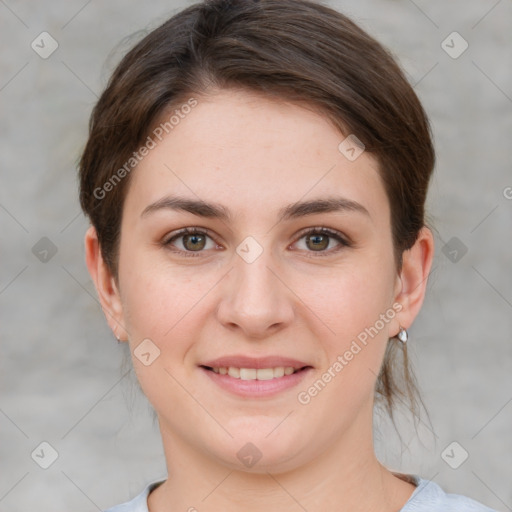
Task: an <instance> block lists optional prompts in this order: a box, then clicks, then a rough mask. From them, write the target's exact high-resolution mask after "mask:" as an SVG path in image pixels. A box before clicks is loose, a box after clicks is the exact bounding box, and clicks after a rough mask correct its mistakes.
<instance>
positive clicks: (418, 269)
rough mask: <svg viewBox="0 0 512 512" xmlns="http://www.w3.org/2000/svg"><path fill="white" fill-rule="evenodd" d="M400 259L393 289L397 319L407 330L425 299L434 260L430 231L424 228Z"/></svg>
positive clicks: (392, 334) (393, 334)
mask: <svg viewBox="0 0 512 512" xmlns="http://www.w3.org/2000/svg"><path fill="white" fill-rule="evenodd" d="M402 258H403V263H402V269H401V271H400V275H399V276H398V277H397V284H396V288H395V302H398V303H400V304H401V305H402V310H401V311H400V312H399V313H398V315H397V319H398V321H399V323H400V325H401V326H402V327H404V328H405V329H408V328H409V327H410V326H411V325H412V323H413V322H414V319H415V318H416V315H417V314H418V313H419V311H420V309H421V305H422V304H423V299H424V298H425V291H426V289H427V280H428V275H429V273H430V268H431V267H432V261H433V259H434V237H433V235H432V231H430V229H429V228H427V227H426V226H424V227H423V228H422V229H421V230H420V232H419V234H418V238H417V240H416V242H415V243H414V245H413V246H412V247H411V248H410V249H409V250H407V251H404V253H403V255H402ZM396 327H397V331H396V333H390V334H391V336H396V335H397V334H398V326H396Z"/></svg>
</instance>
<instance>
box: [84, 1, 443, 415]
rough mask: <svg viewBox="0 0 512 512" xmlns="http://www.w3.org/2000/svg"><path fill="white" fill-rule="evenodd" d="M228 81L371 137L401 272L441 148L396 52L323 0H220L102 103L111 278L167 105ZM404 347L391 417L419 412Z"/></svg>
mask: <svg viewBox="0 0 512 512" xmlns="http://www.w3.org/2000/svg"><path fill="white" fill-rule="evenodd" d="M227 88H242V89H246V90H251V91H256V92H260V93H263V94H266V95H271V96H274V97H278V98H282V99H283V100H286V101H291V102H293V101H297V102H307V103H308V104H309V105H311V106H313V107H314V108H315V109H316V110H317V111H319V112H321V113H322V114H324V115H325V116H326V117H327V118H329V119H330V120H331V121H332V122H333V123H334V125H335V126H337V127H338V128H339V130H340V134H343V135H344V136H348V135H349V134H355V135H356V137H357V138H358V139H359V140H360V141H362V142H363V144H364V145H365V148H366V151H368V152H370V153H371V154H372V155H373V156H374V157H375V158H376V160H377V162H378V163H379V171H380V176H381V178H382V181H383V184H384V187H385V190H386V194H387V197H388V199H389V204H390V210H391V228H392V238H393V246H394V253H395V261H396V267H397V270H400V268H401V265H402V253H403V251H405V250H407V249H410V248H411V247H412V246H413V245H414V242H415V241H416V239H417V236H418V233H419V231H420V229H421V228H422V227H423V226H424V224H425V221H424V205H425V200H426V195H427V189H428V184H429V181H430V177H431V174H432V171H433V167H434V160H435V156H434V149H433V144H432V139H431V132H430V127H429V122H428V119H427V116H426V114H425V112H424V110H423V108H422V106H421V104H420V102H419V100H418V98H417V96H416V94H415V92H414V91H413V89H412V87H411V86H410V85H409V83H408V82H407V80H406V78H405V76H404V74H403V73H402V71H401V70H400V68H399V66H398V65H397V63H396V62H395V60H394V59H393V57H392V56H391V54H390V53H389V52H388V51H387V50H386V49H384V48H383V47H382V46H381V45H380V44H379V43H378V42H377V41H375V39H373V38H372V37H370V36H369V35H368V34H367V33H366V32H364V31H363V30H362V29H360V28H359V27H358V26H357V25H356V24H355V23H353V22H352V21H351V20H350V19H348V18H347V17H346V16H344V15H343V14H341V13H339V12H337V11H335V10H333V9H331V8H329V7H326V6H324V5H321V4H319V3H316V2H314V1H308V0H261V1H257V0H254V1H253V0H211V1H204V2H201V3H197V4H194V5H192V6H190V7H188V8H186V9H185V10H183V11H181V12H179V13H178V14H176V15H175V16H173V17H172V18H170V19H169V20H167V21H166V22H165V23H163V24H162V25H161V26H159V27H158V28H156V29H155V30H153V31H152V32H150V33H149V34H148V35H146V36H145V37H144V38H143V39H142V40H141V41H140V42H139V43H137V44H136V45H135V46H134V47H133V49H131V50H130V51H129V52H128V53H127V54H126V55H125V57H124V58H123V59H122V60H121V62H120V64H119V65H118V66H117V68H116V69H115V71H114V73H113V75H112V77H111V78H110V81H109V83H108V85H107V87H106V89H105V91H104V92H103V94H102V95H101V97H100V99H99V101H98V102H97V104H96V106H95V107H94V110H93V112H92V115H91V119H90V123H89V139H88V141H87V144H86V147H85V150H84V152H83V154H82V157H81V160H80V164H79V167H80V203H81V206H82V209H83V210H84V212H85V214H86V215H87V216H89V218H90V220H91V223H92V224H93V226H94V227H95V228H96V231H97V234H98V239H99V243H100V246H101V251H102V256H103V258H104V260H105V262H106V263H107V265H108V266H109V268H110V270H111V271H112V273H113V275H114V276H115V277H117V262H118V248H119V238H120V226H121V217H122V211H123V203H124V198H125V197H126V193H127V190H128V186H129V183H130V176H131V174H130V171H131V169H132V167H133V168H135V167H136V165H135V164H136V162H132V164H133V165H131V164H130V165H131V166H130V165H128V167H127V165H126V163H127V162H130V161H131V159H132V158H133V153H134V151H137V150H138V149H139V148H140V147H141V146H142V145H143V143H144V141H145V140H147V137H148V134H149V133H150V130H151V129H152V128H153V127H154V125H155V123H156V122H157V120H159V119H161V118H162V116H163V114H165V113H167V112H170V111H172V109H175V108H177V107H179V106H180V104H181V105H183V104H187V103H188V102H189V101H190V98H191V96H192V95H198V96H200V95H205V94H208V91H211V90H215V89H227ZM177 113H178V112H177ZM340 140H341V139H340ZM121 169H124V172H123V171H121ZM398 347H403V346H402V344H401V343H399V342H397V341H396V340H390V342H389V343H388V349H387V351H386V355H385V357H384V363H383V365H382V368H381V373H380V375H379V377H378V380H377V385H376V396H377V398H383V399H384V404H385V406H386V409H387V410H388V412H389V413H390V414H391V416H393V414H392V413H393V406H394V404H395V402H396V400H397V399H398V400H399V401H402V400H401V398H405V399H407V400H408V401H409V404H410V407H411V410H412V411H413V412H415V411H416V410H417V404H418V401H417V398H419V395H418V394H417V389H416V386H415V381H414V377H413V375H412V373H411V371H410V369H409V364H408V360H407V349H406V348H405V347H403V349H404V350H403V362H402V363H401V364H400V367H401V372H399V373H397V372H394V371H393V366H394V365H396V361H397V359H396V354H394V352H396V350H397V349H398ZM398 350H400V349H398Z"/></svg>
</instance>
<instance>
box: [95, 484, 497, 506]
mask: <svg viewBox="0 0 512 512" xmlns="http://www.w3.org/2000/svg"><path fill="white" fill-rule="evenodd" d="M410 478H411V479H412V481H413V483H414V485H416V489H415V491H414V492H413V493H412V495H411V497H410V498H409V500H408V501H407V503H406V504H405V505H404V506H403V507H402V510H400V512H496V510H493V509H491V508H489V507H486V506H485V505H482V504H481V503H479V502H477V501H474V500H472V499H471V498H467V497H466V496H459V495H458V494H446V493H445V492H444V491H443V490H442V489H441V487H439V485H437V484H436V483H435V482H432V481H431V480H424V479H423V478H420V477H419V476H416V475H410ZM161 483H162V481H159V482H153V483H151V484H148V485H147V486H146V488H145V489H144V490H143V491H142V492H141V493H140V494H139V495H138V496H137V497H136V498H134V499H133V500H131V501H129V502H127V503H123V504H122V505H117V506H115V507H113V508H109V509H108V510H106V511H105V512H148V496H149V493H150V492H151V491H152V490H153V489H155V488H156V487H157V486H158V485H160V484H161Z"/></svg>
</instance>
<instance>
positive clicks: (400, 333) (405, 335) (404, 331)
mask: <svg viewBox="0 0 512 512" xmlns="http://www.w3.org/2000/svg"><path fill="white" fill-rule="evenodd" d="M396 337H397V338H398V339H399V340H400V341H401V342H402V343H403V344H404V345H405V344H406V343H407V340H408V339H409V334H408V333H407V329H404V328H403V327H402V326H400V331H398V334H397V335H396Z"/></svg>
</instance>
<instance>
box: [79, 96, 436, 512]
mask: <svg viewBox="0 0 512 512" xmlns="http://www.w3.org/2000/svg"><path fill="white" fill-rule="evenodd" d="M197 98H198V105H197V106H196V107H195V108H194V109H193V110H192V112H191V113H190V114H189V115H188V116H187V117H186V118H185V119H184V120H182V121H181V122H180V124H179V125H177V126H176V127H175V128H174V130H173V131H172V132H170V133H169V134H168V135H167V136H166V137H165V138H164V140H163V141H162V142H161V143H159V144H158V145H157V147H156V148H155V149H153V150H151V151H150V153H149V155H148V156H146V157H145V158H144V159H143V160H142V161H141V162H140V164H139V165H138V167H137V169H136V170H135V171H133V175H132V176H131V179H132V181H131V183H130V187H129V190H128V193H127V196H126V199H125V204H124V209H123V219H122V226H121V239H120V253H119V254H120V257H119V273H118V276H117V279H116V278H115V277H114V276H113V275H112V273H111V272H110V271H109V269H108V268H107V266H106V265H105V263H104V261H103V259H102V257H101V252H100V250H99V246H98V240H97V237H96V233H95V230H94V228H92V227H91V228H90V229H89V230H88V232H87V234H86V238H85V246H86V261H87V265H88V268H89V271H90V274H91V276H92V279H93V281H94V283H95V285H96V289H97V291H98V295H99V298H100V300H101V304H102V307H103V309H104V312H105V315H106V318H107V320H108V322H109V324H110V326H111V328H112V330H113V331H114V333H115V334H116V335H117V336H118V337H119V338H121V339H123V340H128V343H129V344H130V348H131V350H132V354H133V351H134V350H135V349H136V348H137V346H138V345H139V344H140V343H141V341H142V340H144V339H146V338H149V339H150V340H151V341H152V342H153V343H154V345H156V346H157V347H158V349H159V350H160V355H159V357H157V358H156V359H155V360H154V362H152V364H150V365H149V366H145V365H144V364H142V363H141V361H139V359H138V358H137V357H133V364H134V368H135V371H136V374H137V377H138V379H139V382H140V384H141V387H142V389H143V391H144V393H145V394H146V396H147V397H148V399H149V401H150V402H151V403H152V405H153V407H154V408H155V410H156V413H157V415H158V419H159V425H160V430H161V434H162V440H163V445H164V450H165V456H166V461H167V468H168V473H169V478H168V480H167V481H166V482H165V483H164V484H162V485H161V486H160V487H158V488H157V489H156V490H154V491H153V492H152V493H151V494H150V496H149V499H148V506H149V510H150V511H151V512H164V511H166V510H188V509H189V508H190V507H196V509H197V510H199V511H200V512H203V511H219V510H223V511H228V512H229V511H239V510H242V509H243V510H246V511H267V510H284V511H298V510H303V509H306V510H308V511H309V512H313V511H321V510H328V509H331V510H340V511H351V512H353V511H359V510H360V511H363V510H364V511H373V510H375V511H377V510H378V511H379V512H386V511H388V512H396V511H397V510H399V509H400V508H402V506H403V505H404V504H405V502H406V501H407V500H408V499H409V497H410V495H411V494H412V492H413V491H414V486H413V485H412V484H410V483H407V482H405V481H404V480H402V479H400V478H398V477H397V476H395V475H394V474H393V473H392V472H391V471H390V470H388V469H387V468H385V467H384V466H383V465H382V464H380V462H379V461H378V460H377V458H376V456H375V453H374V448H373V438H372V411H373V398H374V396H373V393H374V386H375V381H376V378H377V374H378V371H379V368H380V366H381V363H382V360H383V356H384V351H385V348H386V344H387V343H388V339H389V338H391V337H393V336H395V335H396V334H397V333H398V330H399V326H400V325H401V326H403V327H405V328H408V327H410V325H411V324H412V323H413V321H414V318H415V317H416V315H417V313H418V311H419V310H420V308H421V305H422V302H423V298H424V294H425V288H426V284H427V277H428V273H429V270H430V267H431V263H432V258H433V252H434V244H433V237H432V233H431V232H430V230H428V229H427V228H423V229H422V230H421V232H420V234H419V237H418V239H417V242H416V243H415V245H414V246H413V247H412V249H410V250H409V251H406V252H405V253H404V255H403V266H402V269H401V271H400V273H397V271H396V267H395V261H394V259H393V245H392V238H391V225H390V208H389V202H388V199H387V196H386V193H385V190H384V187H383V184H382V181H381V178H380V176H379V173H378V166H377V162H376V161H375V160H374V158H373V157H372V156H371V155H370V154H369V153H366V152H364V153H363V154H362V155H361V156H360V157H359V158H357V159H356V160H355V161H353V162H351V161H349V160H348V159H347V158H345V156H344V155H342V154H341V153H340V151H339V150H338V145H339V143H340V142H341V141H342V140H343V139H344V138H345V137H344V136H343V135H341V134H340V133H339V131H338V130H337V129H336V128H335V127H334V126H333V125H332V124H331V123H330V122H329V121H328V120H327V119H326V118H325V117H324V116H322V115H320V114H319V113H318V112H317V111H315V109H314V108H311V107H310V108H307V107H306V106H304V105H298V104H289V103H286V102H284V101H282V100H280V101H275V100H272V99H269V98H266V97H263V96H261V95H258V94H257V93H252V92H248V91H243V90H237V91H235V90H230V91H216V92H215V93H210V94H209V95H208V96H201V97H197ZM171 194H172V195H180V196H183V197H187V198H191V199H198V198H200V199H202V200H204V201H208V202H215V203H218V204H221V205H223V206H224V207H225V208H226V209H228V210H229V211H230V213H231V215H232V217H231V218H230V219H229V220H221V219H217V218H207V217H203V216H198V215H194V214H192V213H190V212H186V211H176V210H172V209H168V208H167V209H165V208H162V209H158V210H155V211H153V212H151V213H149V214H147V215H143V216H141V214H142V212H143V211H144V210H145V209H146V208H147V207H148V205H150V204H152V203H154V202H155V201H158V200H159V199H161V198H162V197H164V196H167V195H171ZM328 197H330V198H332V197H343V198H346V199H349V200H351V201H356V202H357V203H360V204H361V205H362V206H364V208H366V210H367V211H368V214H364V213H361V212H359V211H353V210H343V211H334V212H332V211H331V212H323V213H315V214H311V215H307V216H304V217H299V218H292V219H288V220H281V221H280V220H279V217H278V212H279V210H280V209H281V208H283V207H285V206H287V205H289V204H292V203H296V202H297V201H306V200H311V199H320V198H324V199H325V198H328ZM319 226H321V227H326V228H329V229H331V230H336V231H339V232H340V233H342V234H343V236H344V237H345V238H348V239H349V240H350V241H351V246H343V245H341V244H340V243H339V242H337V241H336V239H334V238H330V237H327V238H322V240H328V241H329V245H328V246H327V245H326V246H325V248H324V246H322V249H321V250H319V249H315V247H314V246H312V245H311V244H309V245H308V243H307V242H308V240H311V236H310V237H308V236H307V235H304V234H301V231H304V230H305V229H306V228H316V227H319ZM185 227H201V228H207V229H209V230H210V231H211V234H212V236H211V238H207V239H206V240H207V242H206V245H205V246H204V248H203V249H202V252H201V250H200V251H196V252H193V251H190V250H189V252H188V254H190V252H193V254H196V256H192V257H187V256H184V255H183V254H184V253H185V251H186V250H187V247H190V245H189V246H187V247H185V246H184V245H183V242H184V239H183V238H180V239H176V240H174V242H173V244H174V245H171V246H166V245H165V244H164V242H166V241H167V240H168V239H169V238H170V235H172V234H173V233H175V232H176V231H177V230H179V229H182V228H185ZM248 236H251V237H253V238H254V239H255V240H256V241H257V242H258V243H259V244H260V246H261V248H262V249H263V252H262V254H261V255H260V256H259V257H258V258H257V259H256V260H255V261H254V262H252V263H247V262H246V261H245V260H244V259H242V258H241V257H240V256H239V255H238V254H237V252H236V248H237V246H238V245H239V244H240V243H241V242H242V241H243V240H244V239H245V238H246V237H248ZM192 247H194V246H192ZM394 303H399V304H401V305H402V309H401V311H400V312H399V313H397V314H396V316H395V318H393V319H392V320H390V321H389V322H388V323H386V324H385V326H384V328H382V329H381V330H380V331H379V333H378V335H377V336H375V337H374V338H373V339H371V341H370V342H369V343H368V344H367V345H366V346H365V347H364V348H363V349H362V350H361V351H360V352H359V353H358V354H357V355H356V356H354V358H353V359H352V360H351V361H350V362H349V363H348V364H347V365H346V366H345V367H344V368H343V370H342V371H341V372H339V373H338V374H337V375H336V377H335V378H333V379H332V380H331V382H329V383H328V385H326V386H325V388H324V389H323V390H322V391H321V392H320V393H318V394H317V396H315V397H314V398H313V399H312V400H311V401H310V402H309V403H308V404H307V405H302V404H300V403H299V402H298V400H297V394H298V392H300V391H303V390H307V389H308V387H309V386H310V385H311V384H312V383H313V382H315V381H316V380H317V379H318V378H320V377H321V375H322V374H323V373H324V372H325V371H327V369H328V368H329V367H331V366H332V364H333V363H334V362H335V361H336V359H337V357H338V356H339V355H340V354H341V355H342V354H344V352H345V351H346V350H347V349H348V348H349V347H350V344H351V342H352V341H353V340H354V339H356V337H357V335H358V334H359V333H361V332H362V331H364V329H365V328H367V327H369V326H373V325H374V324H375V322H376V320H378V319H379V315H381V314H383V313H385V312H386V311H388V310H389V309H390V308H391V307H392V305H393V304H394ZM391 342H395V343H396V341H393V340H392V341H391ZM233 354H245V355H252V356H263V355H281V356H287V357H293V358H296V359H299V360H301V361H304V362H307V364H309V365H311V366H312V367H313V369H312V370H310V371H309V373H308V374H307V377H306V378H305V379H304V381H303V382H301V383H300V385H298V386H297V387H294V388H292V389H289V390H286V391H283V392H281V393H279V394H278V395H276V396H274V397H267V398H262V399H243V398H240V397H237V396H234V395H232V394H230V393H228V392H226V391H224V390H222V389H220V388H219V387H218V386H217V385H215V384H213V383H212V381H211V380H210V379H209V378H208V377H207V376H205V373H204V371H203V370H201V369H200V368H199V367H198V365H199V364H201V363H202V362H205V361H207V360H209V359H214V358H216V357H220V356H224V355H233ZM247 442H251V443H253V444H254V445H255V446H256V447H257V448H258V450H259V451H260V452H261V454H262V457H261V459H260V460H259V461H258V462H257V463H256V464H255V465H254V466H252V467H251V468H248V467H245V466H244V465H243V464H242V463H241V462H240V460H239V459H238V458H237V456H236V454H237V452H238V451H239V450H240V449H241V448H242V447H243V446H244V445H245V444H246V443H247ZM205 497H206V498H205Z"/></svg>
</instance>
